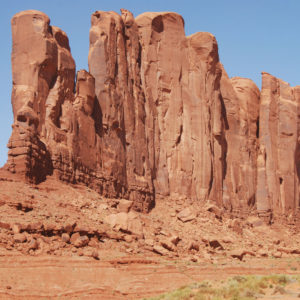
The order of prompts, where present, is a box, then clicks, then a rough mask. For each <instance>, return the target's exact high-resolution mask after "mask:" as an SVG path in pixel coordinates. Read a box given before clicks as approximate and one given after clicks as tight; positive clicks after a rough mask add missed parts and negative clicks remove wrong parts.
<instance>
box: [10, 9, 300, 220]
mask: <svg viewBox="0 0 300 300" xmlns="http://www.w3.org/2000/svg"><path fill="white" fill-rule="evenodd" d="M12 35H13V50H12V69H13V90H12V105H13V112H14V124H13V131H12V135H11V138H10V140H9V143H8V148H9V149H10V150H9V154H8V161H7V164H6V165H5V168H6V169H8V170H10V171H11V172H15V173H18V174H21V175H22V176H24V178H25V179H26V180H28V181H30V182H33V183H39V182H42V181H44V180H45V179H46V177H47V176H48V175H54V176H55V177H57V178H59V179H60V180H63V181H66V182H70V183H83V184H86V185H87V186H89V187H91V188H93V189H94V190H96V191H97V192H99V193H100V194H102V195H104V196H106V197H109V198H126V199H130V200H131V201H133V208H134V209H135V210H137V211H143V212H147V211H149V210H150V209H151V207H153V205H154V203H155V198H156V197H160V196H162V197H165V196H170V197H173V198H176V197H179V198H187V199H192V200H195V201H200V202H201V201H202V202H203V203H204V202H206V201H212V202H215V203H216V204H217V205H218V206H220V207H223V208H224V209H226V210H228V211H230V212H233V213H236V214H244V213H247V212H248V211H249V210H251V209H253V208H254V209H257V211H258V213H259V214H260V215H262V216H269V215H270V214H272V213H280V214H282V213H284V214H290V213H294V214H296V213H297V209H298V207H299V200H300V194H299V193H300V189H299V181H300V86H298V87H294V88H292V87H290V86H289V85H288V84H287V83H285V82H283V81H281V80H279V79H277V78H275V77H273V76H271V75H269V74H267V73H263V77H262V90H261V91H260V90H259V89H258V88H257V86H256V85H255V84H254V83H253V82H252V81H251V80H249V79H245V78H239V77H234V78H231V79H230V78H229V77H228V75H227V73H226V72H225V70H224V68H223V66H222V64H221V63H220V60H219V55H218V45H217V42H216V39H215V38H214V36H213V35H211V34H210V33H206V32H199V33H196V34H193V35H191V36H185V32H184V21H183V19H182V17H181V16H180V15H178V14H176V13H171V12H163V13H144V14H142V15H140V16H138V17H137V18H134V17H133V15H132V14H131V13H130V12H129V11H127V10H124V9H122V10H121V15H119V14H117V13H115V12H104V11H96V12H95V13H94V14H93V15H92V18H91V29H90V50H89V57H88V62H89V72H87V71H85V70H80V71H78V72H77V74H76V71H75V62H74V60H73V58H72V55H71V52H70V47H69V41H68V37H67V35H66V34H65V33H64V32H63V31H62V30H61V29H59V28H57V27H55V26H50V20H49V18H48V16H46V15H45V14H44V13H41V12H38V11H33V10H32V11H24V12H21V13H18V14H16V15H15V16H14V17H13V19H12Z"/></svg>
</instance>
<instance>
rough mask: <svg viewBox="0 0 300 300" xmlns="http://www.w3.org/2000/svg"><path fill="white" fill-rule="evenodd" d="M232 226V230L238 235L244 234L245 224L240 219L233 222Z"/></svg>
mask: <svg viewBox="0 0 300 300" xmlns="http://www.w3.org/2000/svg"><path fill="white" fill-rule="evenodd" d="M230 226H231V228H232V230H233V231H234V232H236V233H237V234H242V233H243V224H242V222H241V221H240V220H239V219H234V220H232V221H231V224H230Z"/></svg>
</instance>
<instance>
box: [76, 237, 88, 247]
mask: <svg viewBox="0 0 300 300" xmlns="http://www.w3.org/2000/svg"><path fill="white" fill-rule="evenodd" d="M88 243H89V238H88V237H87V236H86V235H83V236H79V237H78V238H76V239H75V241H73V242H72V244H73V245H74V246H75V247H77V248H80V247H84V246H86V245H87V244H88Z"/></svg>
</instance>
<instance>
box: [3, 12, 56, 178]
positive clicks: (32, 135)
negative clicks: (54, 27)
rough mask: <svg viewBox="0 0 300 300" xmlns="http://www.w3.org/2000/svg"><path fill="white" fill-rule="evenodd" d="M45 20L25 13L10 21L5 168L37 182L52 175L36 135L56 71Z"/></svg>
mask: <svg viewBox="0 0 300 300" xmlns="http://www.w3.org/2000/svg"><path fill="white" fill-rule="evenodd" d="M49 22H50V20H49V18H48V16H46V15H45V14H43V13H41V12H39V11H34V10H29V11H24V12H21V13H18V14H16V15H15V16H14V17H13V18H12V40H13V47H12V57H11V59H12V76H13V90H12V106H13V113H14V124H13V132H12V135H11V138H10V140H9V143H8V148H10V150H9V154H8V155H9V158H8V162H7V168H8V169H9V170H11V171H13V172H18V173H21V174H24V175H25V177H26V178H27V179H29V180H30V181H33V182H39V181H42V180H44V179H45V176H46V175H47V174H49V173H51V172H52V168H51V160H50V157H49V153H48V152H47V149H46V146H45V144H44V143H43V142H42V141H41V140H40V137H39V134H40V133H41V132H42V131H43V127H44V126H45V118H46V106H45V103H46V99H47V97H48V94H49V90H50V89H51V88H52V87H53V85H54V82H55V80H56V72H57V61H58V55H57V44H56V42H55V40H54V38H53V36H52V32H51V28H50V26H49Z"/></svg>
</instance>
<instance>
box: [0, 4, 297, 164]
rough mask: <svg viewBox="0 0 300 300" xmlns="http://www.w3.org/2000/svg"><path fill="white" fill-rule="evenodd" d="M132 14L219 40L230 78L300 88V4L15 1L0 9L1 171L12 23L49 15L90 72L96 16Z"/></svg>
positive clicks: (6, 129) (6, 130)
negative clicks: (174, 17)
mask: <svg viewBox="0 0 300 300" xmlns="http://www.w3.org/2000/svg"><path fill="white" fill-rule="evenodd" d="M120 8H126V9H129V10H130V11H132V12H133V14H134V15H135V16H137V15H139V14H141V13H143V12H145V11H175V12H177V13H179V14H181V15H182V16H183V18H184V20H185V31H186V34H187V35H190V34H192V33H195V32H198V31H207V32H211V33H212V34H214V35H215V36H216V38H217V41H218V44H219V54H220V59H221V62H222V63H223V65H224V66H225V69H226V71H227V73H228V75H229V76H230V77H233V76H241V77H247V78H251V79H252V80H254V81H255V83H256V84H257V85H258V86H259V87H260V86H261V83H260V81H261V75H260V73H261V71H266V72H269V73H271V74H273V75H275V76H277V77H279V78H281V79H283V80H285V81H287V82H289V83H290V84H291V85H292V86H295V85H300V0H211V1H209V0H204V1H203V0H194V1H192V0H149V1H142V0H126V1H121V0H110V1H107V0H85V1H83V0H72V1H71V0H51V1H44V0H9V1H4V2H3V3H1V9H0V28H1V35H0V36H1V46H0V66H1V68H0V104H1V109H0V166H2V165H3V164H4V163H5V161H6V159H7V148H6V144H7V141H8V139H9V136H10V134H11V124H12V109H11V103H10V95H11V65H10V52H11V28H10V19H11V18H12V16H13V15H14V14H15V13H17V12H19V11H22V10H27V9H36V10H40V11H43V12H44V13H46V14H47V15H48V16H49V17H50V20H51V24H52V25H55V26H58V27H60V28H61V29H62V30H64V31H65V32H66V33H67V35H68V37H69V40H70V45H71V51H72V54H73V57H74V59H75V61H76V68H77V70H79V69H82V68H84V69H87V59H88V49H89V28H90V16H91V14H92V13H93V12H94V11H96V10H114V11H117V12H119V10H120Z"/></svg>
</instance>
